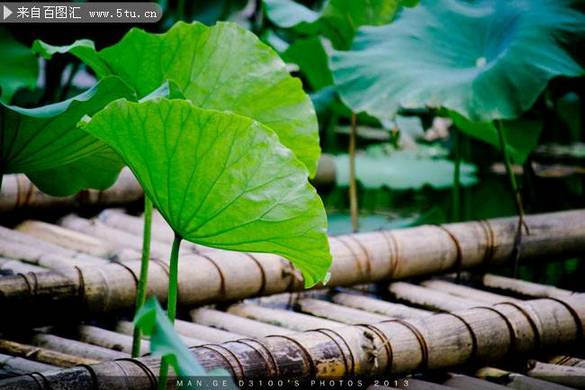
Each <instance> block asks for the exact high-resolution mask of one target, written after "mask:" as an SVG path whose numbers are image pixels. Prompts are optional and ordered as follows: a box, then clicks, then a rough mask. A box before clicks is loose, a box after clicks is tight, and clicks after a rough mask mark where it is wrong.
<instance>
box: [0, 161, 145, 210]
mask: <svg viewBox="0 0 585 390" xmlns="http://www.w3.org/2000/svg"><path fill="white" fill-rule="evenodd" d="M142 196H143V192H142V188H141V187H140V185H139V184H138V182H137V181H136V179H135V178H134V176H133V175H132V172H130V170H129V169H124V170H122V173H121V174H120V177H119V178H118V180H117V181H116V183H115V184H114V185H113V186H112V187H111V188H109V189H107V190H105V191H95V190H86V191H82V192H80V193H78V194H76V195H73V196H67V197H54V196H50V195H47V194H45V193H43V192H41V191H40V190H39V189H38V188H37V187H35V186H34V185H33V184H32V183H31V182H30V180H28V178H27V177H26V176H25V175H5V176H4V177H3V179H2V191H1V192H0V212H8V211H14V210H17V209H23V208H26V209H36V208H39V209H41V208H51V209H58V208H77V207H80V206H89V205H92V206H101V207H106V206H116V205H122V204H128V203H131V202H135V201H137V200H140V198H142Z"/></svg>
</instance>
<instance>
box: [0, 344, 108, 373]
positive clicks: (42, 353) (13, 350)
mask: <svg viewBox="0 0 585 390" xmlns="http://www.w3.org/2000/svg"><path fill="white" fill-rule="evenodd" d="M0 351H2V352H4V353H7V354H10V355H12V356H18V357H23V358H27V359H31V360H34V361H37V362H40V363H45V364H50V365H52V366H59V367H73V366H77V365H79V364H95V363H98V362H99V361H100V360H101V359H98V360H96V359H89V358H86V357H81V356H78V355H72V354H68V353H63V352H59V351H54V350H51V349H46V348H39V347H37V346H32V345H26V344H22V343H18V342H16V341H11V340H5V339H0Z"/></svg>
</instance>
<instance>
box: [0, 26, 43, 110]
mask: <svg viewBox="0 0 585 390" xmlns="http://www.w3.org/2000/svg"><path fill="white" fill-rule="evenodd" d="M0 58H2V66H0V89H1V94H0V101H2V102H4V103H10V101H11V100H12V96H13V95H14V93H15V92H16V91H18V89H20V88H29V89H32V88H34V87H35V86H36V84H37V77H38V73H39V64H38V61H37V59H36V57H35V56H34V54H33V53H32V52H31V51H30V49H29V48H28V47H26V46H24V45H23V44H21V43H19V42H17V41H16V40H14V38H12V37H11V36H10V34H9V33H8V32H7V31H5V30H4V29H3V28H0Z"/></svg>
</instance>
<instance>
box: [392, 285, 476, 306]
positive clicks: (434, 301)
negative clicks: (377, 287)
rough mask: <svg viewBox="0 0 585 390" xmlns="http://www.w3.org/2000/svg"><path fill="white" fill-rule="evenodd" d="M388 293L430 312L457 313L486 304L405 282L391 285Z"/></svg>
mask: <svg viewBox="0 0 585 390" xmlns="http://www.w3.org/2000/svg"><path fill="white" fill-rule="evenodd" d="M388 291H390V293H391V294H392V295H393V296H394V297H395V298H396V299H398V300H401V301H406V302H409V303H411V304H413V305H416V306H420V307H423V308H425V309H430V310H439V311H457V310H465V309H468V308H471V307H474V306H481V305H482V304H484V303H483V302H481V301H477V300H473V299H467V298H461V297H457V296H454V295H451V294H447V293H444V292H440V291H436V290H432V289H430V288H426V287H421V286H417V285H415V284H410V283H405V282H395V283H392V284H390V286H388Z"/></svg>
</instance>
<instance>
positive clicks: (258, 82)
mask: <svg viewBox="0 0 585 390" xmlns="http://www.w3.org/2000/svg"><path fill="white" fill-rule="evenodd" d="M42 46H43V45H42V44H41V43H38V45H37V47H42ZM45 46H47V45H46V44H45ZM56 51H59V52H64V51H67V50H65V49H63V48H61V49H55V48H53V49H51V50H47V49H45V50H44V51H43V53H44V54H50V53H51V52H56ZM69 52H70V53H71V54H73V55H75V56H78V57H79V58H80V59H82V60H83V61H84V62H85V63H86V64H87V65H89V66H90V67H92V68H93V69H94V70H95V72H96V73H97V74H98V76H99V77H105V76H107V75H117V76H120V77H121V78H122V79H124V81H126V82H127V83H129V84H130V85H131V86H132V87H133V88H135V89H136V91H137V92H138V95H139V97H143V96H145V95H146V94H148V93H150V92H151V91H152V90H154V89H155V88H157V87H158V86H160V85H161V83H162V82H163V81H165V80H173V81H174V82H175V83H176V84H177V85H178V86H179V88H180V89H181V90H182V91H183V93H184V95H185V97H186V98H187V99H189V100H191V101H192V102H193V103H194V104H195V105H196V106H199V107H202V108H209V109H215V110H220V111H232V112H235V113H238V114H241V115H244V116H247V117H250V118H253V119H255V120H257V121H259V122H261V123H262V124H264V125H265V126H268V127H270V128H271V129H272V130H274V131H275V132H276V133H277V134H278V136H279V138H280V141H281V142H282V143H283V144H284V145H285V146H287V147H288V148H290V149H291V150H292V151H293V152H294V153H295V154H296V156H297V157H298V158H299V160H301V161H302V162H303V163H304V164H305V165H306V167H307V169H308V170H309V172H310V174H311V175H313V174H314V173H315V172H316V169H317V161H318V159H319V155H320V149H319V133H318V125H317V118H316V115H315V110H314V109H313V106H312V104H311V100H310V99H309V97H308V96H307V95H306V94H305V93H304V92H303V89H302V85H301V83H300V81H299V80H298V79H296V78H294V77H292V76H290V74H289V73H288V71H287V70H286V67H285V64H284V62H283V61H282V60H281V59H280V58H279V57H278V55H277V54H276V53H275V52H274V51H273V50H272V49H271V48H270V47H268V46H267V45H265V44H264V43H262V42H261V41H260V40H259V39H258V38H257V37H256V36H255V35H254V34H252V33H251V32H249V31H246V30H244V29H243V28H242V27H239V26H238V25H236V24H234V23H218V24H217V25H215V26H213V27H206V26H204V25H203V24H200V23H194V24H185V23H182V22H179V23H177V24H176V25H174V26H173V27H172V28H171V29H170V30H169V31H168V32H166V33H164V34H150V33H147V32H144V31H143V30H139V29H132V30H130V32H129V33H128V34H127V35H126V36H125V37H124V38H123V39H122V40H121V41H120V42H119V43H117V44H115V45H113V46H111V47H108V48H106V49H104V50H101V51H99V52H96V51H95V50H93V49H92V48H90V47H88V46H87V45H86V44H84V45H80V44H78V45H75V46H73V47H72V48H70V50H69Z"/></svg>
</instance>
